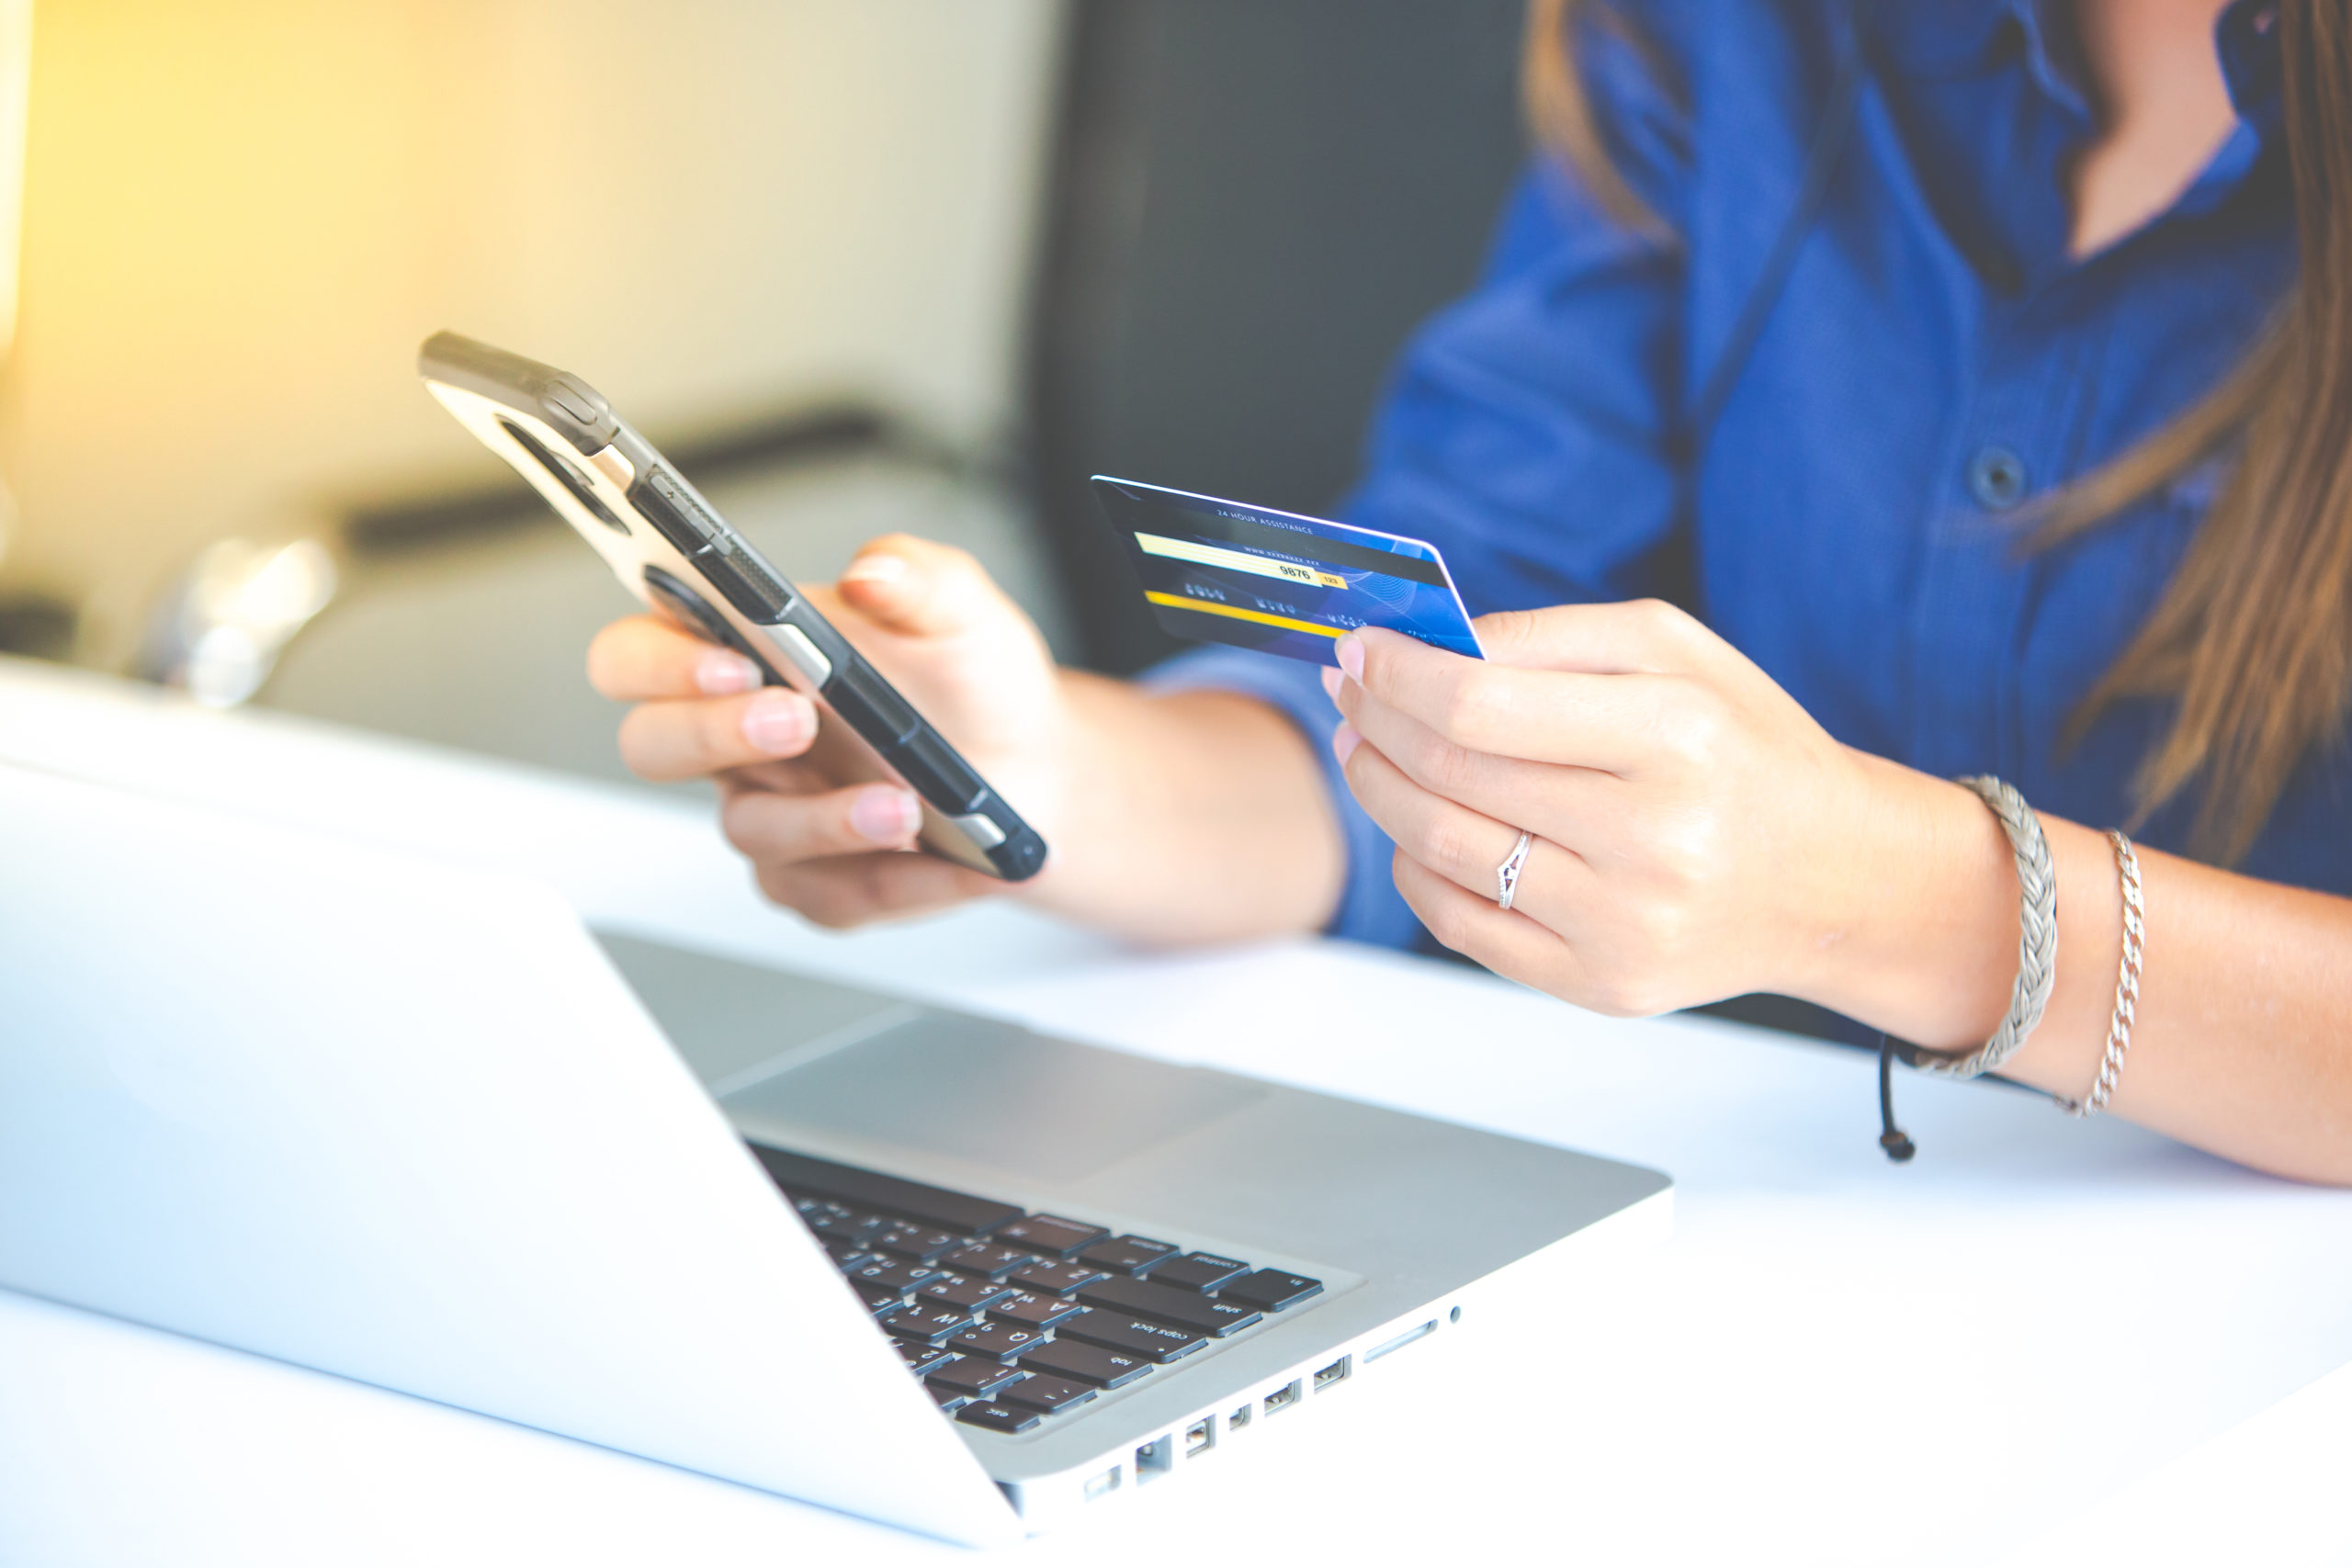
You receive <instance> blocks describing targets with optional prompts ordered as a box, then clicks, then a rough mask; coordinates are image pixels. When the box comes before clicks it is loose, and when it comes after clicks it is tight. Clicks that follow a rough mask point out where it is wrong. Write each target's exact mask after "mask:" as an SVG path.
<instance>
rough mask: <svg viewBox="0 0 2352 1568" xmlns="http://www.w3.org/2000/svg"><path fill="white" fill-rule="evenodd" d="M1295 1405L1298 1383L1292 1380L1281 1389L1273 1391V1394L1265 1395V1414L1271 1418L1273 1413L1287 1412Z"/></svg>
mask: <svg viewBox="0 0 2352 1568" xmlns="http://www.w3.org/2000/svg"><path fill="white" fill-rule="evenodd" d="M1297 1403H1298V1383H1297V1382H1296V1380H1293V1381H1292V1382H1289V1383H1288V1384H1286V1385H1284V1386H1283V1387H1281V1388H1278V1389H1276V1390H1274V1392H1273V1393H1270V1394H1268V1395H1266V1414H1267V1415H1269V1416H1272V1414H1273V1413H1274V1412H1275V1411H1277V1410H1287V1409H1289V1408H1290V1407H1291V1406H1292V1405H1294V1404H1297Z"/></svg>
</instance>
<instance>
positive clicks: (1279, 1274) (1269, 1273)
mask: <svg viewBox="0 0 2352 1568" xmlns="http://www.w3.org/2000/svg"><path fill="white" fill-rule="evenodd" d="M1216 1293H1217V1299H1218V1300H1220V1301H1228V1302H1241V1303H1245V1304H1247V1305H1250V1306H1253V1307H1261V1308H1263V1309H1264V1310H1265V1311H1267V1312H1280V1311H1282V1310H1283V1308H1284V1307H1288V1306H1296V1305H1297V1304H1298V1303H1301V1302H1303V1301H1305V1300H1306V1298H1307V1297H1309V1296H1319V1295H1321V1294H1322V1293H1323V1281H1322V1280H1310V1279H1308V1278H1307V1277H1306V1275H1304V1274H1285V1273H1283V1271H1282V1270H1281V1269H1259V1270H1258V1271H1257V1272H1256V1273H1255V1274H1244V1275H1243V1276H1242V1277H1241V1278H1240V1279H1238V1280H1234V1281H1233V1282H1231V1283H1230V1284H1225V1285H1219V1286H1218V1287H1217V1288H1216Z"/></svg>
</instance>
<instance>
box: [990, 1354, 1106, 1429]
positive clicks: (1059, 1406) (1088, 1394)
mask: <svg viewBox="0 0 2352 1568" xmlns="http://www.w3.org/2000/svg"><path fill="white" fill-rule="evenodd" d="M1081 1348H1082V1347H1081ZM996 1396H997V1398H998V1399H1000V1400H1001V1401H1002V1402H1003V1403H1005V1404H1025V1405H1027V1406H1028V1407H1029V1408H1030V1409H1032V1410H1042V1411H1044V1412H1045V1413H1046V1415H1048V1416H1051V1415H1053V1414H1054V1413H1055V1412H1057V1411H1061V1410H1068V1409H1069V1407H1070V1406H1071V1405H1073V1404H1085V1403H1086V1402H1087V1401H1088V1400H1090V1399H1091V1398H1093V1397H1094V1391H1093V1390H1092V1389H1091V1388H1089V1387H1087V1386H1086V1385H1085V1384H1084V1383H1076V1382H1070V1381H1069V1379H1068V1378H1057V1377H1050V1376H1048V1375H1047V1374H1046V1373H1044V1372H1038V1373H1035V1375H1033V1376H1030V1377H1025V1378H1023V1379H1022V1380H1021V1381H1020V1382H1015V1383H1007V1384H1005V1385H1004V1387H1002V1388H1001V1389H999V1390H997V1395H996Z"/></svg>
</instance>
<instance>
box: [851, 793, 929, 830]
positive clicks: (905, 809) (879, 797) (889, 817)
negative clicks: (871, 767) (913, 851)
mask: <svg viewBox="0 0 2352 1568" xmlns="http://www.w3.org/2000/svg"><path fill="white" fill-rule="evenodd" d="M849 825H850V826H851V827H853V828H854V829H857V830H858V831H859V832H860V833H862V834H864V835H865V837H866V838H869V839H871V840H874V841H875V842H876V843H877V844H895V843H898V842H899V841H900V840H904V839H905V838H906V837H907V835H909V834H910V833H912V832H913V831H914V830H915V829H917V828H919V827H921V826H922V806H921V805H920V804H918V803H917V801H916V800H915V797H914V796H913V795H910V794H909V793H908V792H907V791H905V790H902V789H892V788H890V787H888V785H884V786H882V787H880V788H877V789H869V790H866V791H865V792H864V793H862V794H861V795H858V797H857V798H856V799H855V800H853V801H851V802H850V804H849Z"/></svg>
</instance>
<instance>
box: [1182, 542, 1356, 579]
mask: <svg viewBox="0 0 2352 1568" xmlns="http://www.w3.org/2000/svg"><path fill="white" fill-rule="evenodd" d="M1136 544H1138V545H1140V546H1142V547H1143V553H1144V554H1146V555H1148V556H1164V557H1166V558H1168V559H1170V560H1188V561H1191V562H1193V564H1194V565H1196V566H1222V567H1229V568H1231V569H1232V570H1235V571H1254V572H1256V573H1257V574H1258V575H1259V576H1260V577H1279V578H1281V579H1282V580H1283V581H1284V582H1304V583H1306V585H1307V586H1308V587H1310V588H1345V587H1346V586H1347V585H1348V580H1347V579H1346V578H1344V577H1340V576H1337V575H1335V574H1333V573H1331V572H1328V571H1317V570H1315V569H1314V568H1313V567H1311V566H1300V565H1298V564H1297V563H1296V562H1295V561H1286V560H1269V559H1268V558H1266V557H1264V556H1252V555H1244V554H1243V553H1242V552H1241V551H1239V550H1226V549H1219V548H1218V547H1216V546H1215V545H1202V544H1195V543H1194V542H1193V541H1192V540H1190V539H1171V538H1169V537H1168V536H1165V535H1162V534H1137V535H1136Z"/></svg>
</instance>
